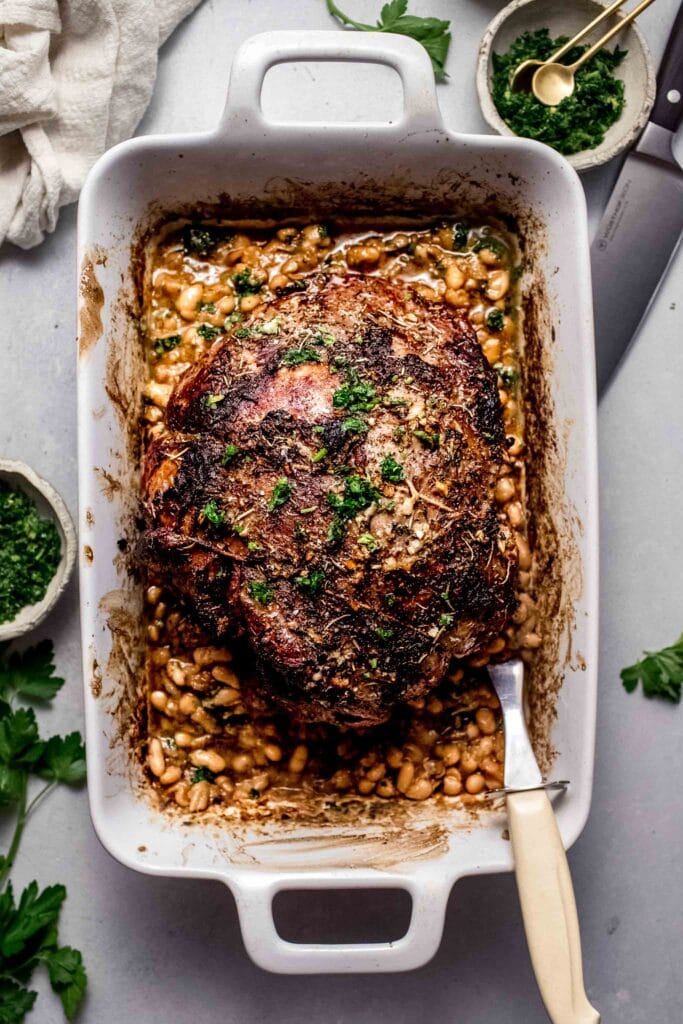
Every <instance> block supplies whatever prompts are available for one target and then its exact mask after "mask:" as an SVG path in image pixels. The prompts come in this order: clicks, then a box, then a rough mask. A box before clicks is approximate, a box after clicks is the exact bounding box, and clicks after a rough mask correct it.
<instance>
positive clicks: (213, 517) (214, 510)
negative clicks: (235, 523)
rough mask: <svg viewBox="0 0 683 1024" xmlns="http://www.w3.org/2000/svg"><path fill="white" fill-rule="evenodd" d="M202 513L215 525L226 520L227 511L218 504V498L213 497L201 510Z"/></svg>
mask: <svg viewBox="0 0 683 1024" xmlns="http://www.w3.org/2000/svg"><path fill="white" fill-rule="evenodd" d="M200 515H201V516H203V517H204V519H206V520H208V522H210V523H212V524H213V525H214V526H220V525H221V523H224V522H225V512H222V511H221V509H219V507H218V505H217V504H216V499H215V498H212V499H211V501H207V503H206V505H205V506H204V508H203V509H202V510H201V512H200Z"/></svg>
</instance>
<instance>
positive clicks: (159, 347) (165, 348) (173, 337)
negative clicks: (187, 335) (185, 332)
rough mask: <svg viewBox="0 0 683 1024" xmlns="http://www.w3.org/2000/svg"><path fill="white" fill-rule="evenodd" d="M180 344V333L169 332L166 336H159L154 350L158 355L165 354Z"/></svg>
mask: <svg viewBox="0 0 683 1024" xmlns="http://www.w3.org/2000/svg"><path fill="white" fill-rule="evenodd" d="M179 344H180V335H179V334H169V335H168V337H166V338H157V339H156V341H155V342H154V351H155V352H156V354H157V355H158V356H163V354H164V352H170V351H171V350H172V349H174V348H176V347H177V346H178V345H179Z"/></svg>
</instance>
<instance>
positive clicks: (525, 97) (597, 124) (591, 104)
mask: <svg viewBox="0 0 683 1024" xmlns="http://www.w3.org/2000/svg"><path fill="white" fill-rule="evenodd" d="M566 42H567V36H560V37H559V38H557V39H552V38H551V37H550V33H549V31H548V29H547V28H542V29H539V30H538V31H537V32H524V33H523V34H522V35H520V36H519V37H518V38H517V39H515V41H514V43H512V45H511V46H510V49H509V50H508V52H507V53H506V54H498V53H494V54H493V80H492V90H491V94H492V97H493V102H494V103H495V105H496V108H497V110H498V113H499V114H500V116H501V117H502V118H503V120H504V121H505V122H506V123H507V124H508V125H509V127H510V128H511V129H512V130H513V132H515V134H516V135H523V136H525V137H526V138H529V139H538V140H539V142H545V143H546V145H548V146H552V147H553V149H556V150H558V151H559V152H560V153H564V154H565V155H567V154H570V153H579V152H581V151H582V150H584V149H594V148H595V146H598V145H599V144H600V143H601V142H602V141H603V139H604V137H605V132H606V131H607V129H608V128H609V127H610V126H611V125H613V124H614V122H615V121H617V120H618V119H619V118H620V117H621V113H622V111H623V109H624V83H623V82H622V81H621V80H620V79H618V78H616V77H615V75H614V71H615V70H616V68H618V67H619V65H620V64H621V62H622V61H623V59H624V57H625V56H626V50H621V49H619V47H618V46H617V47H616V48H615V50H614V51H613V52H610V51H609V50H604V49H603V50H600V52H599V53H596V54H595V56H594V57H593V58H592V59H591V60H590V61H589V62H588V63H587V64H585V65H584V66H583V67H581V68H579V70H578V71H577V72H576V78H575V83H576V86H575V89H574V92H573V93H572V95H571V96H568V97H567V99H565V100H562V102H561V103H559V104H558V105H557V106H556V107H546V106H545V104H543V103H541V102H540V100H537V99H536V97H535V96H534V95H533V93H532V92H531V91H529V92H512V90H511V89H510V75H511V73H512V71H513V70H514V68H516V67H517V65H518V64H521V62H522V61H523V60H529V59H538V60H547V58H548V57H550V55H551V54H552V53H553V52H554V51H555V50H557V49H559V47H560V46H562V45H563V44H564V43H566ZM585 50H586V47H585V46H575V47H573V48H572V49H571V50H569V51H568V52H567V53H566V54H565V55H564V57H563V58H562V63H564V64H571V63H572V62H573V61H575V60H578V58H579V57H580V56H581V55H582V54H583V53H584V52H585Z"/></svg>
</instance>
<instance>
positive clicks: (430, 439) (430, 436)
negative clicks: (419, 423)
mask: <svg viewBox="0 0 683 1024" xmlns="http://www.w3.org/2000/svg"><path fill="white" fill-rule="evenodd" d="M413 437H416V438H417V439H418V441H421V442H422V444H424V445H425V446H426V447H427V448H431V449H432V451H436V449H437V448H438V447H439V445H440V444H441V436H440V434H436V433H430V431H428V430H414V431H413Z"/></svg>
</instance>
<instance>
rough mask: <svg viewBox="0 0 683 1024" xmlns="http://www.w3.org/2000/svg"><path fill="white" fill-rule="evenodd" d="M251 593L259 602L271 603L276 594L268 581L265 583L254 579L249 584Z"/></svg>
mask: <svg viewBox="0 0 683 1024" xmlns="http://www.w3.org/2000/svg"><path fill="white" fill-rule="evenodd" d="M249 593H250V594H251V596H252V597H253V598H254V600H255V601H258V603H259V604H270V602H271V601H272V600H273V597H274V596H275V595H274V594H273V588H272V587H271V586H269V585H268V584H267V583H263V582H261V581H259V580H252V581H251V583H250V584H249Z"/></svg>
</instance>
